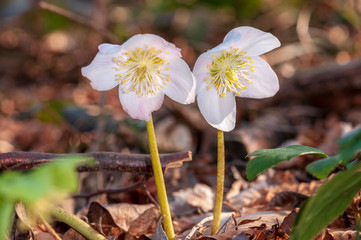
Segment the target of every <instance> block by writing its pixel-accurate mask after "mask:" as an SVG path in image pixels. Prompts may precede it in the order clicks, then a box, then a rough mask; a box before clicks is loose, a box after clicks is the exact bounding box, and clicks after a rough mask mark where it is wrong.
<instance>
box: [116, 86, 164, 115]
mask: <svg viewBox="0 0 361 240" xmlns="http://www.w3.org/2000/svg"><path fill="white" fill-rule="evenodd" d="M119 99H120V103H121V104H122V107H123V109H124V111H126V112H127V113H128V114H129V115H130V116H131V117H132V118H134V119H139V120H144V121H150V114H151V113H152V112H153V111H156V110H158V109H159V108H160V107H161V106H162V103H163V99H164V94H163V93H162V92H159V93H158V94H156V95H151V94H147V95H143V96H142V97H139V96H138V95H137V94H136V93H135V92H129V93H123V92H122V91H121V90H119Z"/></svg>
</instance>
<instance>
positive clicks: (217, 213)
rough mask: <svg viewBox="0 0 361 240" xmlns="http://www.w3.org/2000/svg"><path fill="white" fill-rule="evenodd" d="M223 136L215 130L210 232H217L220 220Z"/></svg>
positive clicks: (222, 184) (222, 181)
mask: <svg viewBox="0 0 361 240" xmlns="http://www.w3.org/2000/svg"><path fill="white" fill-rule="evenodd" d="M224 166H225V161H224V136H223V131H221V130H217V187H216V196H215V202H214V211H213V221H212V231H211V234H212V235H214V234H217V232H218V229H219V224H220V222H221V213H222V204H223V186H224Z"/></svg>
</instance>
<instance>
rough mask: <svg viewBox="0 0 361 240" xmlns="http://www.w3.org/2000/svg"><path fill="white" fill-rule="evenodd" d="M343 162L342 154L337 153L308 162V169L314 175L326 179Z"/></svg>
mask: <svg viewBox="0 0 361 240" xmlns="http://www.w3.org/2000/svg"><path fill="white" fill-rule="evenodd" d="M341 162H342V161H341V159H340V156H339V155H335V156H332V157H328V158H324V159H321V160H318V161H315V162H313V163H311V164H308V165H307V167H306V170H307V172H309V173H310V174H312V175H313V176H314V177H317V178H319V179H325V178H327V177H328V175H329V174H330V173H331V172H332V171H333V170H335V168H336V166H337V165H338V164H340V163H341Z"/></svg>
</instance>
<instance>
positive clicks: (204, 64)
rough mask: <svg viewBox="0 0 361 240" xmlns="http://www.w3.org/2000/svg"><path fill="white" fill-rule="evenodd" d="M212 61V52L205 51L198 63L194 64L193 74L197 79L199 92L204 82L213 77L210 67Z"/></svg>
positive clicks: (197, 90)
mask: <svg viewBox="0 0 361 240" xmlns="http://www.w3.org/2000/svg"><path fill="white" fill-rule="evenodd" d="M211 63H212V53H211V52H205V53H202V54H201V55H200V56H199V57H198V59H197V61H196V63H195V64H194V68H193V75H194V77H195V79H196V93H197V94H198V92H199V90H200V86H201V84H202V83H204V82H205V79H206V78H207V77H209V78H210V77H211V75H210V73H209V69H208V65H209V64H211Z"/></svg>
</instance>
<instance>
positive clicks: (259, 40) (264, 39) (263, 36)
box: [209, 27, 281, 56]
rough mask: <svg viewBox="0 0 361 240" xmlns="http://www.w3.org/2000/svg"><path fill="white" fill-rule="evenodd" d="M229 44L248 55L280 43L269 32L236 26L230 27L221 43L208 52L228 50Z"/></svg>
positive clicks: (267, 49) (257, 53) (254, 54)
mask: <svg viewBox="0 0 361 240" xmlns="http://www.w3.org/2000/svg"><path fill="white" fill-rule="evenodd" d="M231 46H232V47H234V48H239V50H241V51H245V52H247V55H248V56H258V55H261V54H264V53H266V52H269V51H271V50H273V49H275V48H278V47H279V46H281V43H280V41H279V40H278V39H277V38H276V37H275V36H273V35H272V34H271V33H267V32H263V31H261V30H259V29H256V28H253V27H238V28H234V29H232V30H231V31H230V32H229V33H228V34H227V35H226V37H225V38H224V40H223V43H221V44H219V45H218V46H216V47H215V48H212V49H211V50H209V52H212V53H214V52H219V51H223V50H227V51H228V50H230V47H231Z"/></svg>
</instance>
